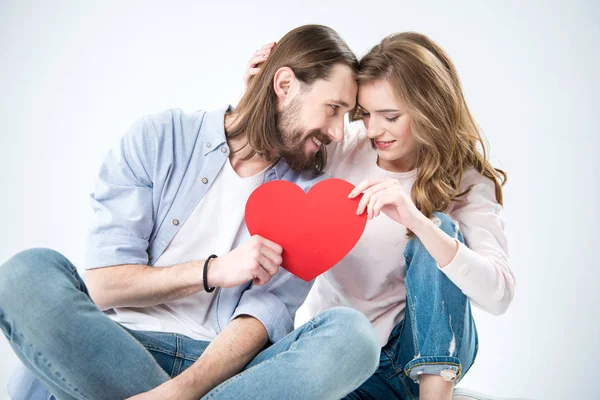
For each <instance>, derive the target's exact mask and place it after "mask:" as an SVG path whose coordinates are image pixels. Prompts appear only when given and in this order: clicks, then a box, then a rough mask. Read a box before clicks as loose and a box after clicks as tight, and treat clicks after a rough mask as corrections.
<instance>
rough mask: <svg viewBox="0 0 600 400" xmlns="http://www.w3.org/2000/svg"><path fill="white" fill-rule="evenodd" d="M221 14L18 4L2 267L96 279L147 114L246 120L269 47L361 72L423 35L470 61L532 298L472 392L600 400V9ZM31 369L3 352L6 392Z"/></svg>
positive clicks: (508, 320)
mask: <svg viewBox="0 0 600 400" xmlns="http://www.w3.org/2000/svg"><path fill="white" fill-rule="evenodd" d="M216 3H217V2H212V3H210V4H203V3H202V2H178V1H170V2H168V4H169V5H167V2H147V1H146V2H142V1H128V2H123V1H103V2H92V1H60V2H59V1H39V2H27V1H16V0H15V1H2V0H0V188H1V196H0V221H1V223H2V225H1V228H0V239H1V241H0V243H1V245H0V262H4V261H5V260H7V259H8V258H9V257H10V256H11V255H13V254H14V253H16V252H18V251H20V250H23V249H25V248H29V247H34V246H35V247H37V246H44V247H51V248H54V249H56V250H58V251H60V252H62V253H63V254H65V255H66V256H67V257H69V258H70V259H71V260H72V261H73V262H74V263H75V264H78V265H81V262H82V260H83V247H84V238H85V236H86V229H87V224H88V221H89V218H90V211H89V210H90V208H89V205H88V199H87V196H88V193H89V192H90V191H91V190H92V184H93V179H94V176H95V174H96V173H97V170H98V167H99V165H100V161H101V159H102V157H103V155H104V153H105V152H106V150H107V149H108V148H109V147H110V146H112V145H114V144H115V143H116V142H117V141H118V139H119V138H120V136H121V135H122V134H123V133H124V131H125V129H126V128H127V127H128V126H129V125H130V124H131V123H132V122H133V121H134V120H136V119H137V118H138V117H140V116H142V115H145V114H149V113H153V112H158V111H161V110H164V109H166V108H183V109H184V110H186V111H193V110H196V109H214V108H217V107H220V106H223V105H225V104H227V103H235V102H236V101H237V99H238V98H239V96H240V94H241V91H242V90H243V84H242V74H243V72H244V66H245V64H246V62H247V60H248V59H249V57H250V55H251V54H252V53H253V52H254V50H255V49H256V48H258V47H260V46H261V45H262V44H263V43H266V42H269V41H274V40H278V39H279V38H280V37H281V36H283V34H285V32H287V31H288V30H290V29H292V28H294V27H296V26H298V25H302V24H305V23H322V24H325V25H329V26H331V27H332V28H334V29H336V30H337V31H338V32H339V33H340V34H341V35H342V37H343V38H344V39H346V41H347V42H348V43H349V44H350V46H351V48H352V49H353V50H354V51H355V52H356V53H357V55H358V56H361V55H363V54H364V53H365V52H366V51H367V50H368V49H369V48H370V47H371V46H373V45H374V44H376V43H377V42H378V41H379V40H380V39H381V38H383V37H384V36H385V35H388V34H391V33H394V32H399V31H405V30H415V31H418V32H422V33H425V34H427V35H430V36H431V37H432V38H433V39H434V40H436V41H437V42H438V43H439V44H440V45H442V47H443V48H445V49H446V50H447V52H448V53H449V54H450V56H451V57H452V58H453V60H454V61H455V63H456V66H457V68H458V71H459V73H460V74H461V77H462V81H463V83H464V89H465V92H466V97H467V100H468V102H469V105H470V107H471V111H472V112H473V114H474V116H475V117H476V120H477V121H478V122H479V124H480V125H481V127H482V129H483V131H484V133H485V134H486V136H487V138H488V140H489V142H490V143H491V152H492V160H493V162H494V163H495V164H496V165H497V166H500V167H502V168H504V169H505V170H506V171H508V173H509V182H508V185H507V186H506V189H505V204H506V207H505V217H506V221H507V226H506V229H507V233H508V236H509V239H510V250H511V257H512V266H513V269H514V271H515V273H516V276H517V292H516V297H515V299H514V302H513V304H512V305H511V307H510V309H509V310H508V312H507V313H506V314H505V315H503V316H501V317H493V316H489V315H485V314H483V313H477V315H476V321H477V324H478V328H479V334H480V352H479V356H478V359H477V362H476V364H475V366H474V367H473V368H472V369H471V371H470V372H469V374H468V375H467V376H466V377H465V379H464V380H463V382H462V383H461V386H463V387H469V388H472V389H476V390H479V391H483V392H486V393H490V394H493V395H495V396H525V397H530V398H534V399H540V400H541V399H544V400H545V399H593V398H598V397H597V396H598V393H599V392H600V379H598V377H597V373H598V371H599V370H600V362H599V361H598V358H599V357H600V352H599V349H600V346H599V344H598V340H599V338H600V329H599V323H598V320H599V317H600V313H599V312H598V305H597V304H596V303H597V302H598V300H600V298H599V295H598V293H599V289H600V285H599V283H598V278H597V272H596V269H597V268H598V264H597V262H594V261H596V259H597V257H594V253H593V251H594V250H593V249H594V248H597V247H598V228H597V225H598V222H599V221H598V159H597V155H596V152H597V150H598V148H599V146H598V134H599V131H600V130H599V120H598V114H599V113H600V101H599V100H598V95H599V93H600V81H599V80H598V76H597V72H598V71H599V70H600V51H599V46H598V39H599V38H600V29H599V28H598V25H597V19H598V17H599V16H600V13H599V11H600V7H599V6H598V5H597V4H598V3H595V2H592V1H590V2H583V1H580V2H572V4H571V5H566V4H565V3H566V2H564V3H557V2H534V1H528V2H519V1H493V2H492V1H485V2H482V1H473V2H459V3H456V2H453V3H452V4H451V5H450V3H448V5H447V4H446V3H441V2H440V3H429V4H428V5H427V6H421V5H417V4H415V3H416V2H404V1H398V0H394V1H387V2H377V1H366V2H365V1H360V2H359V1H355V2H350V1H348V2H327V4H325V3H324V2H321V1H306V0H305V1H302V2H300V1H298V2H297V4H285V3H284V2H272V3H267V2H256V3H253V2H238V3H236V2H235V1H223V2H219V3H220V4H219V5H217V4H216ZM15 362H16V357H15V356H14V355H13V354H12V352H11V349H10V347H9V346H8V344H7V342H6V340H4V339H1V340H0V387H2V388H4V387H5V384H6V381H7V380H8V377H9V375H10V371H11V370H12V368H13V366H14V364H15ZM1 390H2V391H1V392H0V393H2V394H0V398H1V397H3V394H4V393H5V389H1Z"/></svg>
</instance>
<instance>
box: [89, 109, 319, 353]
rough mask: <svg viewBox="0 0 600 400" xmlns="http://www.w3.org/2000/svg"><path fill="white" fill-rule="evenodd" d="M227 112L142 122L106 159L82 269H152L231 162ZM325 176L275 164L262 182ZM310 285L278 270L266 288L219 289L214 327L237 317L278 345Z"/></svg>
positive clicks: (174, 114)
mask: <svg viewBox="0 0 600 400" xmlns="http://www.w3.org/2000/svg"><path fill="white" fill-rule="evenodd" d="M225 111H226V110H225V109H222V110H219V111H214V112H204V111H198V112H194V113H191V114H186V113H184V112H182V111H181V110H168V111H165V112H163V113H160V114H156V115H151V116H147V117H144V118H142V119H140V120H138V121H137V122H136V123H135V124H134V125H133V126H132V127H131V128H130V130H129V131H128V132H127V133H126V134H125V136H124V137H123V138H122V140H121V142H120V145H119V146H117V147H116V148H114V149H112V150H111V151H110V152H109V153H108V154H107V156H106V158H105V159H104V162H103V163H102V167H101V169H100V173H99V176H98V179H97V183H96V187H95V191H94V193H92V195H91V203H92V207H93V209H94V218H93V223H92V226H91V228H90V232H89V237H88V242H87V252H86V269H92V268H99V267H106V266H112V265H120V264H144V265H152V264H153V261H156V260H158V259H159V258H160V256H161V254H162V253H163V252H164V251H165V249H166V248H167V246H168V244H169V242H170V241H171V239H173V237H174V236H175V234H176V233H177V231H178V230H179V229H180V228H181V227H182V226H183V224H184V223H185V221H186V219H187V218H188V217H189V215H190V214H191V213H192V211H193V210H194V208H195V207H196V205H197V204H198V202H199V201H200V200H201V199H202V197H203V196H204V195H205V194H206V192H207V191H208V190H209V188H210V186H211V185H212V183H213V182H214V180H215V178H216V177H217V174H218V172H219V171H220V169H221V168H222V167H223V165H224V164H225V162H226V161H227V160H228V157H229V153H230V149H229V147H228V146H227V141H226V139H225V131H224V115H225ZM323 178H324V177H315V175H314V174H311V173H308V172H307V173H297V172H294V171H292V170H291V169H290V168H289V167H288V165H287V163H286V162H285V161H283V160H280V161H279V162H278V163H277V164H275V166H274V167H272V168H271V169H270V170H269V171H267V173H266V174H265V180H264V181H265V182H267V181H271V180H275V179H284V180H287V181H290V182H293V183H296V184H298V185H299V186H300V187H302V189H303V190H305V191H307V190H308V189H309V188H310V187H311V186H312V185H313V184H315V183H316V182H317V181H319V180H321V179H323ZM205 228H206V229H211V227H210V226H207V227H205ZM311 286H312V282H310V283H307V282H305V281H303V280H301V279H299V278H297V277H295V276H294V275H292V274H290V273H289V272H287V271H286V270H284V269H282V268H281V269H280V272H279V273H278V274H277V275H275V276H274V277H273V278H272V279H271V280H270V282H269V283H268V284H267V285H265V286H254V285H252V282H249V283H248V284H246V285H242V286H237V287H234V288H228V289H224V288H221V289H218V292H217V293H216V294H215V295H216V299H215V303H214V304H215V305H216V306H215V307H214V311H212V314H211V322H212V324H213V327H214V328H215V329H216V332H217V333H219V332H220V331H221V330H222V329H223V328H225V326H226V325H227V324H228V323H229V322H230V321H231V320H232V319H233V318H235V317H237V316H238V315H242V314H245V315H251V316H253V317H255V318H257V319H258V320H260V321H261V322H262V323H263V325H264V326H265V328H266V329H267V331H268V334H269V340H270V341H271V342H273V343H274V342H277V341H279V340H280V339H281V338H283V337H284V336H285V335H287V334H288V333H289V332H291V331H292V330H293V326H294V315H295V313H296V310H297V309H298V307H299V306H300V305H301V304H302V303H303V301H304V299H305V297H306V295H307V294H308V291H309V290H310V287H311Z"/></svg>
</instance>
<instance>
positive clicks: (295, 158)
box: [278, 64, 357, 171]
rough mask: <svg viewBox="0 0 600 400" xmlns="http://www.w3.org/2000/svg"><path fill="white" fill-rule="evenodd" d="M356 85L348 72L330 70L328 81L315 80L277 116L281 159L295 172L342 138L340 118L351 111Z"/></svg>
mask: <svg viewBox="0 0 600 400" xmlns="http://www.w3.org/2000/svg"><path fill="white" fill-rule="evenodd" d="M356 93H357V84H356V80H355V78H354V74H353V73H352V70H351V69H350V68H349V67H347V66H345V65H342V64H338V65H336V66H334V67H333V68H332V71H331V75H330V77H329V80H324V79H318V80H316V81H315V82H314V83H313V84H312V85H311V86H306V87H304V88H302V89H301V90H300V92H299V93H298V94H296V96H295V97H294V98H292V99H291V100H290V101H289V103H288V104H287V105H286V106H284V108H283V109H282V110H281V112H280V113H279V123H278V124H279V126H278V128H279V132H281V134H282V136H283V142H284V145H285V149H284V150H283V151H282V152H281V156H282V157H283V158H284V159H285V160H286V161H287V162H288V164H289V165H290V168H292V169H294V170H296V171H299V170H305V169H309V168H311V167H312V166H314V165H315V157H316V154H317V152H318V151H319V150H321V151H325V145H326V144H329V143H330V142H331V141H332V140H335V141H337V142H341V141H342V140H343V138H344V115H345V114H346V113H347V112H348V111H350V110H352V109H353V108H354V105H355V102H356Z"/></svg>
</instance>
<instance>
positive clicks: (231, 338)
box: [170, 315, 269, 399]
mask: <svg viewBox="0 0 600 400" xmlns="http://www.w3.org/2000/svg"><path fill="white" fill-rule="evenodd" d="M268 341H269V335H268V333H267V330H266V329H265V327H264V325H263V324H262V323H261V322H260V321H259V320H257V319H256V318H254V317H251V316H246V315H242V316H239V317H237V318H236V319H234V320H233V321H231V322H230V323H229V325H227V327H226V328H225V329H224V330H223V331H222V332H221V333H220V334H219V335H218V336H217V337H216V338H215V339H214V340H213V341H212V342H211V343H210V345H209V346H208V347H207V348H206V350H205V351H204V353H203V354H202V356H201V357H200V358H199V359H198V360H197V361H196V362H195V363H194V364H193V365H192V366H191V367H189V368H188V369H187V370H186V371H185V372H183V373H182V374H181V375H179V376H178V377H176V378H174V379H173V381H172V382H171V383H170V385H173V384H176V387H178V388H182V387H184V388H187V389H186V390H184V392H185V398H194V399H199V398H201V397H202V396H204V395H205V394H207V393H208V392H210V391H211V390H212V389H213V388H215V387H216V386H218V385H219V384H221V383H223V382H225V381H226V380H227V379H229V378H231V377H232V376H234V375H236V374H237V373H239V372H240V371H241V370H242V369H243V368H244V367H245V366H246V365H247V364H248V363H249V362H250V361H251V360H252V359H253V358H254V357H255V356H256V355H257V354H258V353H259V352H260V351H261V350H263V349H264V347H265V345H266V344H267V343H268ZM188 393H189V395H190V396H189V397H188Z"/></svg>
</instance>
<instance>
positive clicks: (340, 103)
mask: <svg viewBox="0 0 600 400" xmlns="http://www.w3.org/2000/svg"><path fill="white" fill-rule="evenodd" d="M331 102H332V103H336V104H338V105H340V106H342V107H345V108H350V106H349V105H348V103H346V102H345V101H343V100H331Z"/></svg>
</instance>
